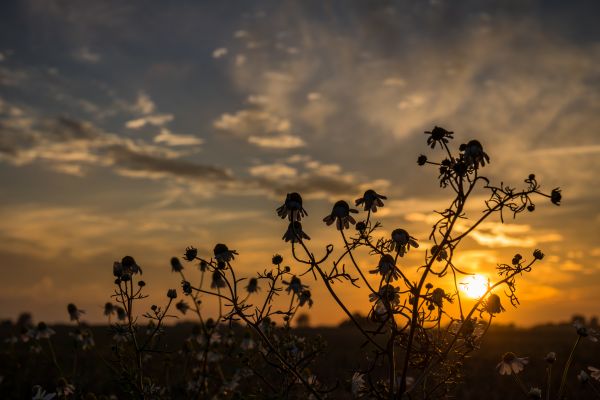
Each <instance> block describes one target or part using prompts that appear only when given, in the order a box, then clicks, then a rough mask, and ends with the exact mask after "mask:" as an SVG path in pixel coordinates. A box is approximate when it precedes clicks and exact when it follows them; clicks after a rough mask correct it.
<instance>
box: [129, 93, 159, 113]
mask: <svg viewBox="0 0 600 400" xmlns="http://www.w3.org/2000/svg"><path fill="white" fill-rule="evenodd" d="M133 109H134V111H136V112H138V113H140V114H151V113H153V112H154V110H156V104H154V102H153V101H152V99H151V98H150V96H148V95H147V94H146V93H144V92H140V93H138V97H137V100H136V102H135V104H134V105H133Z"/></svg>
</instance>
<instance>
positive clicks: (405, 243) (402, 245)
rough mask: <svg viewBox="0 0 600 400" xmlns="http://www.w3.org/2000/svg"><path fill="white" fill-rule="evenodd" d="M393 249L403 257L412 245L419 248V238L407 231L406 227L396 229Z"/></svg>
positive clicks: (393, 235)
mask: <svg viewBox="0 0 600 400" xmlns="http://www.w3.org/2000/svg"><path fill="white" fill-rule="evenodd" d="M391 245H392V250H396V251H397V252H398V253H399V254H400V257H403V256H404V254H405V253H407V252H408V250H409V249H410V246H412V247H414V248H417V247H419V243H417V239H415V238H414V237H412V236H410V235H409V234H408V232H407V231H405V230H404V229H394V231H393V232H392V243H391Z"/></svg>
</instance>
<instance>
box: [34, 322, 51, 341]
mask: <svg viewBox="0 0 600 400" xmlns="http://www.w3.org/2000/svg"><path fill="white" fill-rule="evenodd" d="M55 333H56V332H54V329H52V328H50V327H49V326H48V325H46V323H45V322H40V323H38V325H37V328H36V329H35V333H34V337H35V338H36V339H38V340H39V339H49V338H50V336H52V335H54V334H55Z"/></svg>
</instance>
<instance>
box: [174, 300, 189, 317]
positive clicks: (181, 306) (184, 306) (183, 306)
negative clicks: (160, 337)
mask: <svg viewBox="0 0 600 400" xmlns="http://www.w3.org/2000/svg"><path fill="white" fill-rule="evenodd" d="M175 308H177V309H178V310H179V312H181V313H182V314H185V313H186V312H187V310H189V309H190V306H189V305H188V304H187V303H186V302H185V301H183V300H180V301H179V302H178V303H177V304H175Z"/></svg>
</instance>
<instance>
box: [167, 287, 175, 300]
mask: <svg viewBox="0 0 600 400" xmlns="http://www.w3.org/2000/svg"><path fill="white" fill-rule="evenodd" d="M167 297H168V298H169V299H175V298H177V290H175V289H169V290H167Z"/></svg>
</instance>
